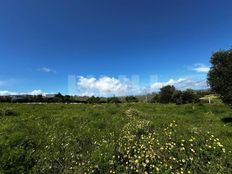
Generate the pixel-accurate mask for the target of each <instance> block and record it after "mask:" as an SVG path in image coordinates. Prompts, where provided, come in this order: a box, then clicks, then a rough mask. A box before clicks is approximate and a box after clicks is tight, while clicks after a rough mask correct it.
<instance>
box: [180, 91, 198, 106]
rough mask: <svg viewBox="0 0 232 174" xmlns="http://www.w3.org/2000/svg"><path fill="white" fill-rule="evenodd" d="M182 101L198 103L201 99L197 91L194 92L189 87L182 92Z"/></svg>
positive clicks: (184, 102)
mask: <svg viewBox="0 0 232 174" xmlns="http://www.w3.org/2000/svg"><path fill="white" fill-rule="evenodd" d="M182 101H183V104H187V103H198V102H199V101H200V98H199V97H198V95H197V94H196V93H194V91H193V90H191V89H187V90H185V91H184V92H183V93H182Z"/></svg>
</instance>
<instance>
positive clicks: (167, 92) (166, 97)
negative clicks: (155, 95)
mask: <svg viewBox="0 0 232 174" xmlns="http://www.w3.org/2000/svg"><path fill="white" fill-rule="evenodd" d="M175 91H176V88H175V87H174V86H171V85H168V86H164V87H163V88H161V89H160V103H171V102H173V94H174V92H175Z"/></svg>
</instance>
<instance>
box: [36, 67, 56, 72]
mask: <svg viewBox="0 0 232 174" xmlns="http://www.w3.org/2000/svg"><path fill="white" fill-rule="evenodd" d="M39 70H40V71H42V72H45V73H56V71H55V70H53V69H50V68H48V67H42V68H40V69H39Z"/></svg>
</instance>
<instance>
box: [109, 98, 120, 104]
mask: <svg viewBox="0 0 232 174" xmlns="http://www.w3.org/2000/svg"><path fill="white" fill-rule="evenodd" d="M107 103H121V101H120V100H119V98H118V97H110V98H108V99H107Z"/></svg>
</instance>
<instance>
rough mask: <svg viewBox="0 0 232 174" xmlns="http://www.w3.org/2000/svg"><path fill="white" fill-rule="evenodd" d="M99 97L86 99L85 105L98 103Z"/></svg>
mask: <svg viewBox="0 0 232 174" xmlns="http://www.w3.org/2000/svg"><path fill="white" fill-rule="evenodd" d="M100 100H101V99H100V97H94V96H92V97H90V98H88V99H87V103H90V104H93V103H100Z"/></svg>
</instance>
